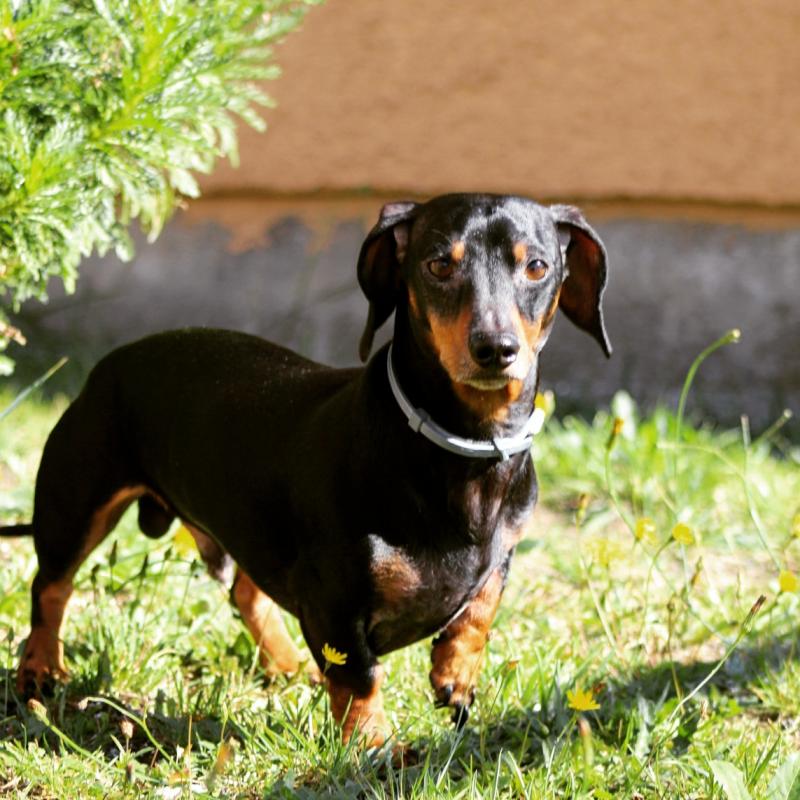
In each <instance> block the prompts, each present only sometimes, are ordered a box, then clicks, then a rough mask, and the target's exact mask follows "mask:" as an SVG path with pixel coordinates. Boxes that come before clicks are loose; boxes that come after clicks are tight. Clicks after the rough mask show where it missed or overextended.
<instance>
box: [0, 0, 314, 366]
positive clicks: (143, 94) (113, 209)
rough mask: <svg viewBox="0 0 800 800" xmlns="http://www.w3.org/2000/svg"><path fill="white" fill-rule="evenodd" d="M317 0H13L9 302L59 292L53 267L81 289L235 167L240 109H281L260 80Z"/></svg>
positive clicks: (5, 172)
mask: <svg viewBox="0 0 800 800" xmlns="http://www.w3.org/2000/svg"><path fill="white" fill-rule="evenodd" d="M311 2H314V0H113V2H112V0H2V3H0V286H2V289H3V293H4V296H5V300H6V301H7V302H8V303H10V304H11V305H13V306H18V305H19V303H20V302H22V301H23V300H25V299H27V298H29V297H37V298H39V299H46V296H45V291H46V286H47V282H48V280H49V279H50V278H51V277H52V276H58V277H59V278H61V280H62V281H63V282H64V284H65V286H66V288H67V290H68V291H69V290H71V289H72V288H73V286H74V284H75V279H76V277H77V270H78V264H79V262H80V259H81V258H82V257H83V256H87V255H89V254H90V253H92V252H95V251H96V252H98V253H100V254H103V253H106V252H107V251H109V250H110V249H112V248H113V249H114V250H115V251H116V253H117V255H119V256H120V258H123V259H128V258H130V257H131V255H132V245H131V239H130V236H129V234H128V226H129V224H130V222H131V221H132V220H134V219H137V220H138V221H139V223H140V224H141V226H142V228H143V229H144V230H145V231H146V233H147V234H148V235H149V237H150V239H151V240H152V239H154V238H155V237H156V236H157V235H158V233H159V231H160V230H161V228H162V226H163V225H164V222H165V221H166V219H167V218H168V217H169V215H170V213H171V212H172V210H173V209H174V208H175V206H176V204H177V202H178V198H179V197H180V196H181V195H185V196H189V197H195V196H196V195H197V194H198V188H197V184H196V182H195V179H194V177H193V175H192V173H193V172H201V173H207V172H210V171H211V169H212V167H213V166H214V163H215V161H216V159H217V158H218V157H219V156H227V157H228V158H230V159H231V160H232V161H234V162H235V161H236V131H235V125H236V117H237V116H238V117H241V118H242V119H244V120H246V121H247V122H248V123H249V124H251V125H253V126H255V127H256V128H263V127H264V122H263V120H262V119H261V118H260V117H259V116H258V114H257V113H256V111H255V106H256V105H268V104H269V98H268V97H267V96H266V95H265V94H264V93H263V92H262V91H261V90H260V89H258V88H257V87H256V86H255V85H254V84H253V83H251V81H252V80H254V79H264V78H274V77H275V76H276V75H277V67H276V66H275V65H274V64H273V63H271V49H270V44H271V43H272V42H274V41H275V40H277V39H279V38H280V37H282V36H284V35H285V34H286V33H288V32H289V31H291V30H292V29H293V28H295V27H296V26H297V25H298V24H299V22H300V20H301V18H302V16H303V13H304V11H305V10H306V6H307V5H308V4H309V3H311ZM12 334H13V331H11V330H10V329H9V328H7V327H6V326H5V325H4V323H3V320H2V318H1V317H0V343H2V345H5V344H6V343H7V341H8V339H10V338H11V336H12ZM2 345H0V346H2ZM0 358H3V357H2V356H0ZM3 365H5V367H6V369H7V368H8V365H9V362H8V361H7V359H6V360H5V361H4V362H3V363H2V364H0V367H2V366H3Z"/></svg>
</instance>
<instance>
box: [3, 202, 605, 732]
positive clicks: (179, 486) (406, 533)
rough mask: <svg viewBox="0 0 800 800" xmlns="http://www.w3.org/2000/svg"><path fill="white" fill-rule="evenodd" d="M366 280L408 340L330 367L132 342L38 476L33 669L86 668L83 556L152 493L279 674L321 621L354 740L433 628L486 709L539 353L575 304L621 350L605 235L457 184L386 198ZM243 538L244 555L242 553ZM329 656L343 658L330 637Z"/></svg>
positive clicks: (150, 527) (157, 340) (378, 305)
mask: <svg viewBox="0 0 800 800" xmlns="http://www.w3.org/2000/svg"><path fill="white" fill-rule="evenodd" d="M358 279H359V282H360V284H361V287H362V289H363V290H364V293H365V294H366V296H367V298H368V300H369V303H370V307H369V319H368V322H367V326H366V330H365V332H364V336H363V338H362V341H361V348H360V353H361V357H362V359H363V360H366V359H367V357H368V356H369V352H370V349H371V345H372V339H373V334H374V332H375V330H376V329H377V328H378V327H379V326H380V325H381V324H382V323H383V322H385V321H386V319H387V318H388V317H389V316H390V314H391V313H392V311H393V310H395V309H396V316H395V323H394V339H393V344H392V346H391V348H389V347H385V348H383V349H382V350H380V352H378V353H377V354H376V355H375V356H374V357H373V358H372V359H371V360H370V361H369V363H368V364H367V366H366V367H365V368H363V369H331V368H329V367H325V366H321V365H319V364H315V363H313V362H311V361H308V360H306V359H304V358H302V357H300V356H298V355H296V354H295V353H292V352H290V351H288V350H285V349H283V348H281V347H278V346H276V345H274V344H270V343H268V342H265V341H262V340H261V339H258V338H256V337H253V336H248V335H244V334H240V333H233V332H229V331H221V330H205V329H193V330H180V331H174V332H170V333H163V334H158V335H155V336H151V337H148V338H146V339H143V340H141V341H139V342H135V343H134V344H130V345H127V346H125V347H121V348H119V349H118V350H115V351H114V352H112V353H111V354H110V355H108V356H107V357H106V358H104V359H103V360H102V361H101V362H100V363H99V364H98V365H97V366H96V367H95V369H94V370H93V371H92V373H91V375H90V376H89V378H88V381H87V383H86V386H85V388H84V390H83V391H82V392H81V394H80V396H79V397H78V398H77V399H76V400H75V402H74V403H73V404H72V405H71V406H70V407H69V408H68V409H67V411H66V412H65V414H64V415H63V417H62V418H61V420H60V421H59V422H58V424H57V425H56V427H55V429H54V430H53V432H52V433H51V435H50V438H49V439H48V441H47V444H46V446H45V449H44V454H43V456H42V462H41V467H40V469H39V475H38V479H37V483H36V495H35V507H34V514H33V523H32V525H18V526H14V527H10V528H6V529H4V531H3V533H4V534H5V535H15V534H17V535H20V534H26V533H32V534H33V536H34V539H35V544H36V552H37V554H38V558H39V572H38V574H37V575H36V578H35V580H34V582H33V590H32V600H33V607H32V613H31V617H32V630H31V633H30V636H29V637H28V640H27V643H26V646H25V649H24V653H23V656H22V661H21V663H20V666H19V672H18V679H17V680H18V687H19V689H20V691H21V692H22V693H24V694H26V695H29V694H31V693H32V692H36V691H37V690H39V689H40V688H41V687H42V685H43V684H44V683H46V682H47V681H49V680H52V679H60V678H63V677H65V675H66V670H65V667H64V661H63V647H62V644H61V641H60V638H59V631H60V628H61V623H62V619H63V615H64V610H65V607H66V604H67V601H68V599H69V596H70V593H71V591H72V580H73V576H74V575H75V572H76V570H77V569H78V567H79V566H80V564H81V562H82V561H83V560H84V559H85V558H86V557H87V555H88V554H89V553H90V552H91V550H92V549H93V548H94V547H96V546H97V544H98V543H99V542H101V541H102V540H103V538H104V537H105V536H106V535H107V534H108V533H109V532H110V531H111V530H112V529H113V528H114V526H115V524H116V523H117V521H118V520H119V518H120V515H121V514H122V512H123V510H124V509H125V508H126V507H127V506H128V505H129V504H130V503H132V502H133V501H134V500H138V504H139V525H140V527H141V529H142V531H144V533H146V534H147V535H148V536H154V537H155V536H160V535H162V534H164V533H166V531H167V529H168V528H169V526H170V523H171V522H172V521H173V519H174V518H175V517H178V518H180V519H181V520H183V522H184V523H185V524H186V525H187V527H188V528H189V530H191V531H192V532H193V534H194V535H195V537H196V539H197V540H198V545H199V547H200V550H201V553H203V555H204V557H205V558H206V560H207V562H208V563H209V566H210V567H211V569H212V572H214V571H216V572H221V571H222V567H223V566H224V564H225V561H226V559H229V556H230V557H232V559H233V560H234V561H235V562H236V565H237V572H236V576H235V580H234V584H233V590H232V594H233V598H234V600H235V602H236V604H237V605H238V607H239V609H240V610H241V613H242V616H243V618H244V621H245V622H246V624H247V626H248V628H249V629H250V631H251V632H252V634H253V636H254V637H255V640H256V641H257V642H258V645H259V648H260V651H261V660H262V663H263V664H264V666H265V667H266V668H267V669H270V670H277V671H285V672H293V671H295V670H297V669H298V668H299V667H300V665H301V657H300V654H299V653H298V651H297V649H296V648H295V646H294V644H293V642H292V641H291V639H290V638H289V636H288V635H287V632H286V630H285V628H284V626H283V623H282V621H281V619H280V615H279V612H278V610H277V606H276V604H277V605H278V606H281V607H282V608H284V609H286V610H288V611H290V612H291V613H292V614H294V615H296V616H297V617H298V619H299V620H300V624H301V626H302V631H303V635H304V636H305V640H306V642H307V643H308V646H309V648H310V650H311V653H312V655H313V657H314V659H315V660H316V662H317V664H319V665H323V664H325V658H324V656H323V647H324V646H325V645H328V646H329V647H333V648H335V649H336V650H337V651H339V652H341V653H346V655H347V658H346V662H345V663H344V664H341V665H336V664H328V665H327V667H326V677H325V680H326V683H327V688H328V692H329V694H330V702H331V709H332V712H333V714H334V716H335V718H336V719H337V721H339V722H340V723H341V724H342V727H343V735H344V737H345V738H349V737H350V736H351V735H352V733H353V731H354V729H355V728H356V726H358V727H359V729H360V731H361V732H362V733H363V734H365V736H366V741H367V743H368V744H371V745H376V744H380V743H381V742H383V741H384V740H385V738H386V736H387V735H388V734H389V731H387V723H386V718H385V716H384V713H383V707H382V700H381V692H380V686H381V679H382V671H381V667H380V665H379V663H378V658H379V656H381V655H383V654H384V653H388V652H389V651H391V650H394V649H396V648H398V647H402V646H404V645H407V644H410V643H411V642H415V641H417V640H419V639H422V638H424V637H426V636H430V635H432V634H438V635H437V636H436V638H435V639H434V640H433V669H432V671H431V674H430V678H431V682H432V684H433V688H434V692H435V694H436V699H437V701H438V702H439V703H440V704H442V705H447V706H450V707H452V708H453V709H454V716H455V718H456V719H457V721H463V719H465V718H466V711H467V708H468V707H469V705H470V703H471V702H472V699H473V686H474V684H475V680H476V675H477V671H478V669H479V666H480V663H481V658H482V651H483V648H484V645H485V643H486V639H487V635H488V630H489V627H490V625H491V623H492V619H493V617H494V614H495V611H496V609H497V606H498V603H499V601H500V596H501V593H502V591H503V586H504V584H505V580H506V573H507V570H508V564H509V559H510V557H511V554H512V553H513V551H514V547H515V545H516V543H517V541H518V539H519V537H520V535H521V531H522V529H523V526H524V525H525V523H526V521H527V520H528V518H529V515H530V514H531V512H532V509H533V505H534V503H535V501H536V495H537V487H536V476H535V473H534V468H533V464H532V461H531V457H530V452H529V451H530V444H531V430H532V427H533V426H532V419H534V420H535V417H534V418H532V411H533V408H534V397H535V394H536V388H537V382H538V370H537V361H538V356H539V351H540V350H541V349H542V347H543V346H544V344H545V342H546V340H547V337H548V335H549V334H550V330H551V327H552V325H553V320H554V318H555V314H556V309H557V308H558V307H560V308H561V309H562V310H563V312H564V313H565V314H566V315H567V317H568V318H569V319H570V320H572V322H574V323H575V324H576V325H578V326H579V327H580V328H583V329H584V330H586V331H588V332H589V333H590V334H592V335H593V336H594V337H595V338H596V339H597V340H598V342H599V343H600V345H601V347H602V348H603V350H604V352H605V353H606V354H607V355H608V354H609V353H610V347H609V344H608V341H607V338H606V334H605V330H604V327H603V319H602V311H601V298H602V294H603V290H604V287H605V284H606V257H605V252H604V248H603V245H602V243H601V242H600V240H599V238H598V237H597V235H596V234H595V232H594V231H593V230H592V229H591V228H590V227H589V225H588V224H587V223H586V221H585V220H584V218H583V217H582V215H581V214H580V212H579V211H578V210H577V209H575V208H572V207H568V206H552V207H544V206H541V205H538V204H536V203H534V202H533V201H530V200H526V199H523V198H519V197H505V196H495V195H483V194H459V195H446V196H443V197H437V198H435V199H433V200H431V201H429V202H427V203H424V204H416V203H393V204H389V205H387V206H385V207H384V208H383V210H382V212H381V215H380V219H379V221H378V223H377V225H376V226H375V227H374V228H373V229H372V231H370V233H369V235H368V236H367V239H366V241H365V242H364V244H363V246H362V248H361V253H360V256H359V260H358ZM228 554H229V556H228ZM328 652H329V651H328Z"/></svg>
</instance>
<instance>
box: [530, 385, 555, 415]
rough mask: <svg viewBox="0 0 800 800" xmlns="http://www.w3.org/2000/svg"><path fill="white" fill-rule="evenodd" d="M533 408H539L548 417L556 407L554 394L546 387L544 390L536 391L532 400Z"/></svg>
mask: <svg viewBox="0 0 800 800" xmlns="http://www.w3.org/2000/svg"><path fill="white" fill-rule="evenodd" d="M533 405H534V408H541V409H542V411H544V413H545V414H546V415H547V416H548V417H549V416H550V415H551V414H552V413H553V411H555V408H556V396H555V395H554V394H553V393H552V392H551V391H550V390H549V389H548V390H547V391H546V392H537V393H536V398H535V400H534V401H533Z"/></svg>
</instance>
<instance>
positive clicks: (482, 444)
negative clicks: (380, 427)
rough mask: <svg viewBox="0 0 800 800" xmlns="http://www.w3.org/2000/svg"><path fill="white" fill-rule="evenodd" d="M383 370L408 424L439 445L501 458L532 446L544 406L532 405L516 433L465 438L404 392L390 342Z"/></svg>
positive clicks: (475, 455)
mask: <svg viewBox="0 0 800 800" xmlns="http://www.w3.org/2000/svg"><path fill="white" fill-rule="evenodd" d="M386 371H387V373H388V375H389V386H391V387H392V394H393V395H394V399H395V400H397V405H399V406H400V409H401V411H402V412H403V413H404V414H405V416H406V419H407V420H408V424H409V427H410V428H411V429H412V430H413V431H414V433H421V434H422V435H423V436H424V437H425V438H426V439H429V440H430V441H431V442H433V443H434V444H435V445H437V446H438V447H441V448H443V449H444V450H448V451H449V452H451V453H456V454H457V455H460V456H469V457H470V458H500V459H501V460H503V461H506V460H507V459H508V458H510V457H511V456H512V455H514V454H515V453H522V452H524V451H526V450H530V449H531V445H532V444H533V437H534V436H536V434H537V433H539V431H540V430H541V429H542V425H543V424H544V417H545V414H544V409H541V408H534V410H533V413H532V414H531V415H530V417H528V420H527V422H526V423H525V424H524V425H523V426H522V429H521V430H520V431H519V433H517V435H516V436H509V437H496V438H494V439H464V438H462V437H461V436H456V435H455V434H452V433H450V432H449V431H446V430H445V429H444V428H442V427H441V426H440V425H437V424H436V423H435V422H434V421H433V420H432V419H431V418H430V416H429V415H428V412H427V411H425V410H424V409H422V408H414V406H413V405H411V401H410V400H409V399H408V398H407V397H406V396H405V394H404V393H403V390H402V389H401V388H400V384H399V383H398V382H397V376H396V375H395V373H394V367H393V366H392V345H391V344H390V345H389V351H388V353H387V354H386Z"/></svg>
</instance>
